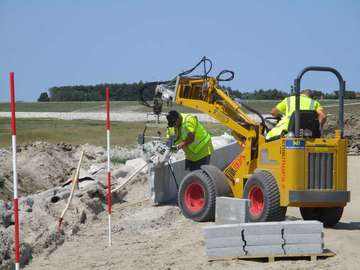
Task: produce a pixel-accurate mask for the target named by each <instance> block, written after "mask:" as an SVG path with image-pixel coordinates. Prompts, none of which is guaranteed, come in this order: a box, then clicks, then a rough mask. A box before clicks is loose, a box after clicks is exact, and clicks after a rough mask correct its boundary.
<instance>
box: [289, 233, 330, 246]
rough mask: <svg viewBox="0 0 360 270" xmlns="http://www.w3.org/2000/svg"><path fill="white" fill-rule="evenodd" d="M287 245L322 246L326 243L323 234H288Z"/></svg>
mask: <svg viewBox="0 0 360 270" xmlns="http://www.w3.org/2000/svg"><path fill="white" fill-rule="evenodd" d="M283 238H284V239H285V244H322V243H323V242H324V237H323V233H311V234H304V233H303V234H288V233H284V235H283Z"/></svg>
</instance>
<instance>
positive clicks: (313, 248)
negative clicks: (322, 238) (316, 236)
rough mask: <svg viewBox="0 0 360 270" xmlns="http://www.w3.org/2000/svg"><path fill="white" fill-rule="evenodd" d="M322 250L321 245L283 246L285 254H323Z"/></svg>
mask: <svg viewBox="0 0 360 270" xmlns="http://www.w3.org/2000/svg"><path fill="white" fill-rule="evenodd" d="M323 248H324V246H323V244H291V245H284V250H285V254H319V253H322V252H323Z"/></svg>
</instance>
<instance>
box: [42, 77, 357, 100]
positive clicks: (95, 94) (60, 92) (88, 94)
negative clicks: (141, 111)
mask: <svg viewBox="0 0 360 270" xmlns="http://www.w3.org/2000/svg"><path fill="white" fill-rule="evenodd" d="M106 86H109V87H110V89H111V91H110V98H111V100H118V101H120V100H123V101H134V100H138V95H139V90H140V89H143V95H144V97H145V98H146V99H150V98H151V97H152V96H153V95H154V90H155V89H154V85H150V84H147V83H146V82H145V83H144V82H142V81H140V82H138V83H121V84H98V85H76V86H60V87H51V88H50V89H48V91H47V92H42V93H41V94H40V96H39V98H38V101H39V102H47V101H102V100H104V99H105V87H106ZM222 88H223V89H224V90H225V91H226V92H227V93H228V94H229V95H230V96H233V97H237V98H240V99H255V100H269V99H276V100H279V99H283V98H285V97H287V96H288V95H289V93H288V92H285V91H282V90H278V89H267V90H264V89H259V90H255V91H251V92H250V91H239V90H234V89H232V88H231V87H229V86H222ZM314 93H315V98H317V99H337V98H338V91H334V92H332V93H323V92H321V91H318V90H314ZM345 98H347V99H355V98H360V95H359V93H356V92H354V91H347V92H346V95H345Z"/></svg>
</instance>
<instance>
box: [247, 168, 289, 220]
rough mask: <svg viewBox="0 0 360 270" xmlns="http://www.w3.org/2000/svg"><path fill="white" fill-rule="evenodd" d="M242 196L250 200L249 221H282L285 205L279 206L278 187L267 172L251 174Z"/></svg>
mask: <svg viewBox="0 0 360 270" xmlns="http://www.w3.org/2000/svg"><path fill="white" fill-rule="evenodd" d="M261 196H262V197H261ZM243 197H244V198H245V199H249V200H250V204H249V208H248V209H247V215H248V218H249V221H250V222H265V221H282V220H284V219H285V215H286V207H281V206H280V192H279V188H278V185H277V183H276V181H275V179H274V177H273V176H272V175H271V174H270V173H269V172H265V171H263V172H257V173H255V174H253V175H252V176H251V177H250V178H249V180H248V181H247V182H246V184H245V188H244V195H243ZM261 199H262V200H261Z"/></svg>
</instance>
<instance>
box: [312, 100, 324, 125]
mask: <svg viewBox="0 0 360 270" xmlns="http://www.w3.org/2000/svg"><path fill="white" fill-rule="evenodd" d="M314 108H315V110H316V112H317V114H318V119H319V123H320V127H321V128H322V127H323V126H324V124H325V122H326V118H327V116H326V112H325V110H324V108H323V107H322V106H321V105H320V103H319V102H318V101H317V100H316V101H315V104H314Z"/></svg>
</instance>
